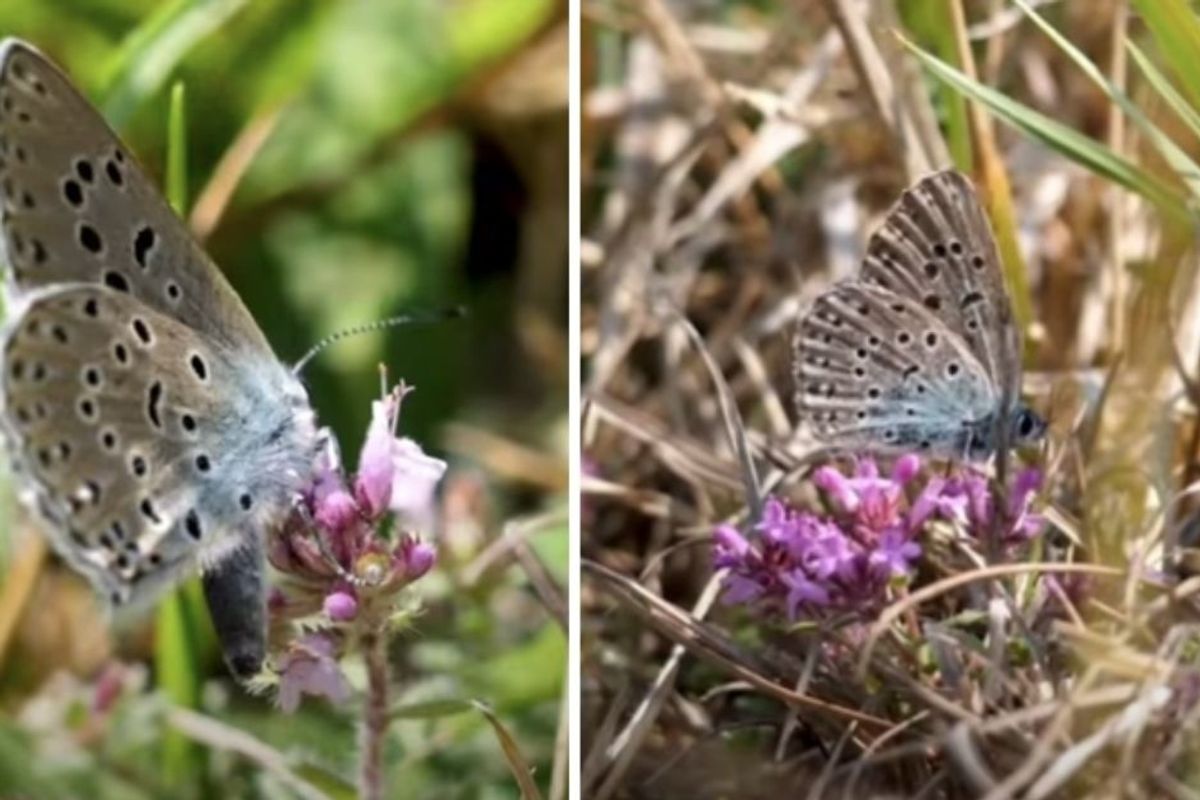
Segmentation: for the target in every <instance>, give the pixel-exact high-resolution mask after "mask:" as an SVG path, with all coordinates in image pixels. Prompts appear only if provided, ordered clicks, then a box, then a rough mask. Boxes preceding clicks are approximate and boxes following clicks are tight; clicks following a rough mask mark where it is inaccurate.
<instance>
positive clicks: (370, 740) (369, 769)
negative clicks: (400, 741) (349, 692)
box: [359, 621, 389, 800]
mask: <svg viewBox="0 0 1200 800" xmlns="http://www.w3.org/2000/svg"><path fill="white" fill-rule="evenodd" d="M386 625H387V623H386V622H384V621H379V622H376V623H374V624H372V625H370V626H369V627H368V628H367V632H366V633H364V634H363V637H362V652H363V659H364V660H365V661H366V667H367V696H366V698H364V703H363V727H362V764H361V772H360V782H359V797H361V798H363V800H383V796H384V793H383V746H384V742H385V740H386V738H387V725H388V702H389V701H388V678H389V674H388V663H387V635H386V633H385V630H386Z"/></svg>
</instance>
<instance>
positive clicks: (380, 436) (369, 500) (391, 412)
mask: <svg viewBox="0 0 1200 800" xmlns="http://www.w3.org/2000/svg"><path fill="white" fill-rule="evenodd" d="M408 391H410V390H409V389H407V388H406V387H404V386H400V387H397V389H396V391H394V392H392V393H391V394H390V395H388V396H387V397H386V398H384V399H383V400H378V401H376V402H375V403H373V404H372V405H371V426H370V428H369V429H368V430H367V440H366V443H365V444H364V445H363V449H362V455H361V456H360V457H359V462H358V475H357V476H356V477H355V479H354V496H355V498H356V499H357V500H358V502H359V505H361V506H362V509H363V512H364V513H365V514H366V516H368V517H370V518H372V519H374V518H376V517H379V516H381V515H382V514H383V513H384V512H385V511H389V510H390V511H393V512H396V513H407V514H417V515H419V514H421V513H423V512H425V511H426V510H427V509H428V508H429V505H430V502H431V501H432V499H433V492H434V489H435V488H436V487H437V483H438V481H440V480H441V479H442V475H444V474H445V472H446V462H445V461H442V460H441V459H437V458H433V457H432V456H428V455H426V454H425V452H424V451H422V450H421V447H420V445H418V444H417V443H416V442H414V441H413V440H412V439H398V438H396V435H395V431H396V423H397V421H398V419H399V415H400V401H401V400H402V399H403V398H404V395H405V394H407V393H408Z"/></svg>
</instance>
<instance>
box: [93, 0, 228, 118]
mask: <svg viewBox="0 0 1200 800" xmlns="http://www.w3.org/2000/svg"><path fill="white" fill-rule="evenodd" d="M246 3H247V0H175V2H170V3H167V4H165V5H163V6H162V7H160V8H159V10H158V12H157V13H155V14H153V15H151V16H150V17H148V18H147V19H146V21H145V22H144V23H142V25H141V26H140V27H139V28H137V29H136V30H135V31H134V32H133V33H131V34H130V35H129V36H128V37H127V38H126V39H125V43H124V45H122V47H121V49H120V51H119V52H118V53H117V56H116V57H115V59H114V60H113V63H112V65H111V66H110V67H109V69H108V80H107V81H106V82H105V85H106V87H107V88H106V90H105V92H104V100H103V102H102V103H101V108H102V109H103V110H104V116H105V117H106V118H107V119H108V121H109V123H110V124H111V125H112V126H113V127H115V128H121V127H122V126H124V125H125V123H127V122H128V121H129V118H130V117H131V116H133V112H134V111H136V110H137V109H138V107H139V106H141V104H142V103H143V102H145V100H146V98H147V97H149V96H151V95H153V94H154V93H155V92H156V91H158V89H159V88H160V87H161V86H162V84H163V82H165V81H166V80H167V78H168V77H169V76H170V74H171V71H172V70H174V69H175V65H176V64H178V63H179V62H180V61H181V60H183V58H184V56H186V55H187V53H188V51H189V50H191V49H192V47H194V46H195V45H196V43H197V42H199V41H200V40H201V39H203V38H204V37H206V36H208V35H209V34H210V33H212V32H214V31H215V30H217V29H218V28H220V27H221V26H222V25H224V24H225V23H226V22H227V21H229V19H230V17H232V16H233V15H234V14H235V13H237V12H238V11H240V10H241V9H242V7H244V6H245V5H246Z"/></svg>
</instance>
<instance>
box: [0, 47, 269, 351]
mask: <svg viewBox="0 0 1200 800" xmlns="http://www.w3.org/2000/svg"><path fill="white" fill-rule="evenodd" d="M0 201H2V203H3V224H2V228H3V236H2V237H0V240H2V241H3V250H4V253H3V256H4V257H3V260H4V261H5V262H6V263H7V264H8V266H9V268H10V269H9V279H8V287H9V289H10V290H11V291H13V292H15V293H16V294H20V293H23V292H27V291H29V290H31V289H35V288H38V287H44V286H49V285H53V284H58V283H96V284H101V285H105V286H108V287H109V288H111V289H114V290H116V291H123V292H128V293H129V294H130V295H132V296H133V297H135V298H137V299H138V300H140V301H141V302H142V303H144V304H145V305H147V306H149V307H150V308H152V309H154V310H156V311H158V312H160V313H162V314H164V315H166V316H169V317H172V318H174V319H177V320H179V321H180V322H182V323H183V324H184V325H187V326H188V327H190V328H193V329H194V330H197V331H202V332H204V333H206V334H207V335H209V336H211V337H213V338H216V339H218V340H220V341H222V342H224V343H226V344H228V345H230V346H237V347H240V348H242V349H252V350H257V351H260V352H264V353H269V352H270V348H269V346H268V344H267V342H266V339H265V338H264V336H263V334H262V332H261V331H260V330H259V328H258V325H257V324H255V322H254V319H253V318H252V317H251V316H250V314H249V312H248V311H247V310H246V308H245V306H244V305H243V304H242V301H241V300H240V299H239V298H238V296H237V294H236V293H235V292H234V291H233V289H232V287H230V286H229V284H228V282H227V281H226V280H225V278H224V276H222V274H221V272H220V270H218V269H217V268H216V267H215V266H214V265H213V263H212V261H211V260H210V259H209V258H208V256H207V255H206V254H205V253H204V251H203V250H202V249H201V248H200V246H199V245H198V244H197V243H196V242H195V240H193V239H192V237H191V236H190V234H189V233H188V231H187V229H186V228H185V227H184V225H183V223H182V222H181V221H180V219H179V218H178V217H177V216H176V215H175V213H174V212H173V211H172V210H171V209H170V207H169V206H168V205H167V204H166V202H165V201H164V200H163V198H162V196H161V195H160V193H159V192H158V190H157V189H156V188H155V187H154V185H153V184H152V183H151V182H150V181H149V180H148V179H147V177H146V174H145V172H144V171H143V170H142V168H141V167H140V166H139V165H138V164H137V163H136V162H135V160H134V158H133V156H132V155H131V154H130V153H128V152H127V151H126V150H125V148H124V147H123V146H122V145H121V143H120V142H119V141H118V140H117V137H116V135H115V134H114V133H113V132H112V130H111V129H110V128H109V127H108V125H107V124H106V123H105V121H104V120H103V119H102V118H101V116H100V115H99V113H97V112H96V110H95V109H94V108H92V106H91V104H89V103H88V102H87V100H85V99H84V98H83V97H82V96H80V94H79V93H78V92H77V91H76V90H75V88H74V87H73V86H72V85H71V83H70V82H69V81H68V80H67V78H66V77H65V76H64V75H63V74H62V73H61V72H59V70H58V69H57V68H56V67H55V66H54V65H53V64H51V63H50V61H49V60H47V59H46V58H45V57H44V56H43V55H42V54H41V53H39V52H38V51H37V50H35V49H34V48H32V47H30V46H29V45H28V44H26V43H24V42H21V41H18V40H15V39H7V40H5V41H4V42H2V43H0Z"/></svg>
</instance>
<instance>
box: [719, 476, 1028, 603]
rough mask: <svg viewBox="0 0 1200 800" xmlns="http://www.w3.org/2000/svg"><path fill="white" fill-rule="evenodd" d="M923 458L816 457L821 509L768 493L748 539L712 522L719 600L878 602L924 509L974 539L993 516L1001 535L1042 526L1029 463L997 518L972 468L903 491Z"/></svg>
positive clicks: (906, 564)
mask: <svg viewBox="0 0 1200 800" xmlns="http://www.w3.org/2000/svg"><path fill="white" fill-rule="evenodd" d="M921 467H922V465H921V460H920V459H919V458H918V457H917V456H915V455H906V456H903V457H901V458H900V459H898V460H897V461H896V463H895V465H894V466H893V468H892V471H891V474H890V475H889V476H887V477H884V476H882V475H880V474H879V468H878V466H877V465H876V463H875V462H874V461H873V460H871V459H869V458H864V459H861V460H859V461H858V463H857V465H856V467H855V469H854V472H853V474H851V475H846V474H843V473H842V472H840V471H839V470H837V469H836V468H834V467H831V466H825V467H821V468H820V469H818V470H817V471H816V473H815V474H814V476H813V483H814V484H815V485H816V487H817V488H818V489H819V490H820V491H821V493H822V495H823V496H824V498H825V499H826V500H827V505H828V506H829V508H830V513H829V514H825V515H821V514H815V513H811V512H808V511H801V510H796V509H792V508H789V507H788V506H787V505H785V504H784V503H783V502H782V501H780V500H778V499H776V498H769V499H768V500H767V503H766V505H765V508H764V510H763V516H762V519H761V521H759V523H758V524H757V525H755V527H754V532H755V534H757V536H756V537H755V538H756V541H754V542H751V541H750V540H749V539H747V538H746V537H745V536H743V535H742V533H741V532H740V531H738V530H737V528H735V527H734V526H732V525H720V526H718V527H717V529H716V531H715V536H714V538H715V549H714V557H713V562H714V565H715V566H716V567H717V568H718V569H727V570H728V573H727V575H726V577H725V585H724V596H725V600H726V602H729V603H746V604H753V605H756V606H759V607H761V608H764V609H767V610H770V611H782V612H784V613H786V614H787V616H788V617H789V618H790V619H799V618H812V617H816V616H819V615H822V614H830V613H839V612H851V613H856V614H859V615H868V614H871V613H873V611H874V610H875V609H877V608H878V606H879V604H880V603H881V602H883V600H884V599H885V593H886V589H887V587H888V585H889V584H891V583H892V582H893V581H905V580H907V579H908V578H909V577H911V575H912V572H913V569H914V566H915V564H916V562H917V559H919V558H920V556H921V546H920V544H919V543H918V541H917V539H918V536H919V534H920V533H921V531H922V530H923V529H924V527H925V525H926V524H927V523H928V522H930V521H931V520H932V519H943V520H948V521H950V522H953V523H955V524H956V525H958V526H960V527H961V528H962V529H963V530H965V531H966V532H967V533H968V534H970V535H972V536H975V537H978V538H981V539H982V538H984V537H986V536H989V535H993V534H994V527H995V526H999V527H1000V528H1001V531H1000V534H1001V538H1002V540H1003V541H1004V542H1005V543H1009V544H1011V543H1015V542H1019V541H1024V540H1026V539H1028V538H1029V537H1031V536H1034V535H1036V534H1037V533H1038V532H1039V531H1040V530H1041V528H1042V520H1041V518H1040V517H1039V516H1038V515H1036V514H1033V513H1031V511H1030V505H1031V503H1032V500H1033V495H1034V493H1035V492H1036V491H1037V489H1038V488H1039V487H1040V485H1041V475H1040V473H1039V472H1038V471H1037V470H1035V469H1029V470H1025V471H1024V472H1022V473H1021V474H1020V475H1018V476H1017V479H1016V481H1015V482H1014V484H1013V487H1012V490H1011V491H1010V492H1009V502H1008V507H1007V509H1006V512H1007V513H1005V514H1004V515H1003V516H1002V517H1001V518H999V519H997V517H996V500H995V498H994V497H993V495H992V492H991V489H990V488H989V486H988V482H987V479H986V478H985V477H984V476H983V475H980V474H978V473H976V472H972V471H967V472H964V473H962V474H960V475H957V476H954V477H932V478H929V479H928V480H927V481H926V482H925V485H924V487H923V489H922V490H921V491H920V492H917V493H916V499H915V500H912V501H910V500H909V496H910V492H909V491H908V489H909V487H910V486H911V485H912V484H914V482H915V481H916V479H917V476H918V475H919V473H920V472H921Z"/></svg>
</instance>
